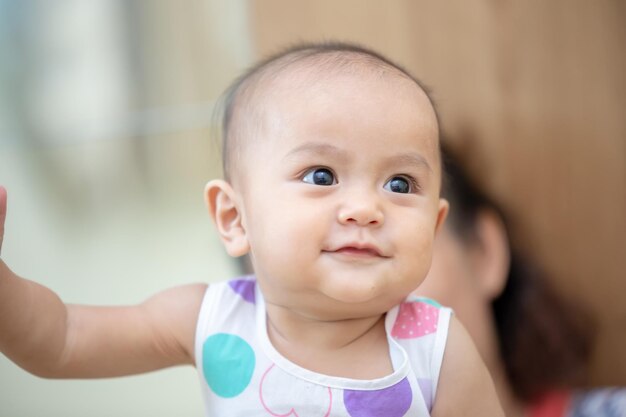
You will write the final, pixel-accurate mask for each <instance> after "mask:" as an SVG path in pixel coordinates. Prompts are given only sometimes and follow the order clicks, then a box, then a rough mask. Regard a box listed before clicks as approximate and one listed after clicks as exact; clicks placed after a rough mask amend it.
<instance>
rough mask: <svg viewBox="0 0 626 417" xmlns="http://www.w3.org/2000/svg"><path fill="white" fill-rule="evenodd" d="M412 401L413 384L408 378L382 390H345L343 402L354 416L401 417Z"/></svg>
mask: <svg viewBox="0 0 626 417" xmlns="http://www.w3.org/2000/svg"><path fill="white" fill-rule="evenodd" d="M412 401H413V393H412V392H411V384H409V381H408V380H407V379H406V378H404V379H403V380H402V381H400V382H398V383H397V384H396V385H393V386H391V387H388V388H384V389H381V390H375V391H353V390H345V391H344V392H343V402H344V404H345V406H346V410H348V413H350V416H352V417H401V416H403V415H404V414H405V413H406V412H407V411H408V410H409V408H410V407H411V402H412Z"/></svg>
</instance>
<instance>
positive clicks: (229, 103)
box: [216, 42, 439, 180]
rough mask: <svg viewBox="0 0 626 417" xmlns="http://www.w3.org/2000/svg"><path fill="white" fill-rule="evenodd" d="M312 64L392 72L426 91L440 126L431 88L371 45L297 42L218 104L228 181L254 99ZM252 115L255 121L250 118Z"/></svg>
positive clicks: (323, 73)
mask: <svg viewBox="0 0 626 417" xmlns="http://www.w3.org/2000/svg"><path fill="white" fill-rule="evenodd" d="M311 66H314V67H315V68H316V71H314V72H312V71H309V74H310V75H311V76H314V77H318V78H322V77H327V76H329V75H330V74H333V72H336V71H338V70H340V71H352V72H354V73H356V74H358V73H359V71H360V72H362V71H364V70H370V71H371V70H376V71H378V72H379V73H380V74H381V75H383V74H386V73H392V74H395V75H399V76H401V77H405V78H407V79H409V80H411V81H413V82H414V83H415V84H416V85H417V86H418V87H419V88H420V89H421V90H422V91H424V93H425V94H426V96H427V97H428V99H429V100H430V103H431V105H432V107H433V110H434V113H435V117H436V118H437V126H439V115H438V113H437V110H436V108H435V104H434V102H433V99H432V96H431V94H430V93H429V91H428V89H427V88H426V87H425V86H424V84H423V83H422V82H421V81H419V80H418V79H417V78H416V77H414V76H413V75H412V74H411V73H410V72H409V71H407V70H406V69H405V68H404V67H402V66H400V65H398V64H396V63H395V62H393V61H392V60H390V59H388V58H386V57H385V56H383V55H381V54H379V53H378V52H375V51H373V50H371V49H369V48H366V47H364V46H361V45H357V44H353V43H345V42H319V43H301V44H297V45H294V46H291V47H288V48H286V49H284V50H282V51H280V52H278V53H276V54H274V55H271V56H269V57H268V58H266V59H264V60H262V61H260V62H259V63H258V64H256V65H255V66H253V67H251V68H250V69H248V70H247V71H246V72H244V73H243V74H242V75H241V76H240V77H239V78H237V79H236V80H235V81H234V82H233V83H232V84H231V85H230V87H229V88H228V89H227V90H226V91H225V93H224V95H223V96H222V97H221V100H220V103H219V105H218V106H217V107H216V110H217V111H218V113H216V115H217V116H216V118H218V119H221V123H220V126H221V134H220V137H221V145H222V164H223V170H224V177H225V178H226V179H227V180H228V179H229V178H230V175H231V168H232V167H231V163H232V158H233V155H234V154H235V153H236V146H237V142H239V141H238V140H237V136H238V132H237V130H238V129H241V128H242V126H241V125H242V124H243V123H244V120H243V119H245V120H247V123H254V117H253V115H254V114H255V109H254V104H250V103H251V102H252V101H254V100H252V98H253V97H254V96H255V94H256V93H257V92H258V91H259V90H260V89H261V88H262V87H263V85H265V84H266V83H267V82H270V81H272V80H275V79H276V78H277V77H279V76H281V75H283V74H284V73H285V70H287V69H289V70H310V69H311ZM257 104H258V103H257ZM245 106H248V109H247V110H248V113H249V114H247V115H246V117H244V118H242V120H239V118H238V117H237V113H238V112H239V110H238V109H240V108H241V107H245ZM244 113H245V112H244ZM250 118H251V119H252V122H250V121H249V120H248V119H250ZM257 121H258V120H257Z"/></svg>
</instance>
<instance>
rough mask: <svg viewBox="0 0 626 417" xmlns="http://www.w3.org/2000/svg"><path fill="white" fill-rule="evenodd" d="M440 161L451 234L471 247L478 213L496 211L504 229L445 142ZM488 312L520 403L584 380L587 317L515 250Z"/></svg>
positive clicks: (490, 203)
mask: <svg viewBox="0 0 626 417" xmlns="http://www.w3.org/2000/svg"><path fill="white" fill-rule="evenodd" d="M442 157H443V161H444V169H445V174H444V175H445V176H444V181H443V188H442V194H443V196H444V197H445V198H447V199H448V200H449V201H450V207H451V211H450V215H449V218H448V221H449V225H450V226H451V227H450V228H451V230H452V231H453V233H455V234H456V235H457V236H458V237H459V238H461V239H462V241H463V242H465V243H466V244H473V243H476V242H477V231H476V225H477V220H478V215H479V214H480V213H481V211H483V210H491V211H495V212H496V213H497V214H499V215H500V216H501V218H502V219H503V222H504V224H505V225H509V223H508V219H507V218H506V216H505V215H504V213H503V212H502V210H501V209H500V207H499V206H498V205H497V204H496V203H495V202H494V201H493V200H492V199H490V198H489V197H488V196H487V195H486V194H485V193H483V192H481V190H480V189H479V188H478V187H476V186H475V185H474V183H473V182H472V181H471V179H470V176H469V175H468V174H467V173H466V172H465V171H464V170H463V167H462V165H461V162H460V160H459V159H457V158H456V156H455V155H454V153H453V152H452V151H451V150H450V149H449V148H448V147H447V146H445V144H444V145H442ZM509 232H510V231H509ZM509 236H510V234H509ZM511 246H512V245H511ZM492 309H493V315H494V319H495V325H496V330H497V335H498V341H499V348H500V354H501V357H502V361H503V363H504V367H505V370H506V373H507V376H508V379H509V382H510V384H511V387H512V389H513V392H514V393H515V395H516V396H517V397H518V398H519V399H521V400H523V401H532V400H534V399H537V397H539V396H540V395H542V394H544V393H546V392H547V391H550V390H554V389H559V388H565V387H572V386H576V385H580V384H581V383H584V382H586V381H585V379H586V377H587V364H588V360H589V356H590V354H591V347H592V339H593V334H592V333H591V329H592V327H593V326H591V325H590V323H589V320H590V318H589V315H588V314H587V313H586V312H585V311H582V309H581V308H580V307H578V306H575V305H574V304H573V303H572V302H570V301H569V300H566V299H564V298H562V297H559V296H557V294H556V292H555V291H554V289H553V288H552V287H551V286H550V284H549V281H548V279H547V277H546V276H545V275H544V274H543V273H542V271H540V269H539V268H537V266H536V265H533V263H532V262H530V260H529V259H528V258H525V259H522V257H521V256H520V254H519V253H516V251H515V248H514V247H511V263H510V267H509V274H508V277H507V283H506V285H505V288H504V290H503V292H502V293H501V294H500V295H499V296H498V297H497V298H496V299H495V300H494V301H493V303H492Z"/></svg>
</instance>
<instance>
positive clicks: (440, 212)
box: [435, 198, 450, 233]
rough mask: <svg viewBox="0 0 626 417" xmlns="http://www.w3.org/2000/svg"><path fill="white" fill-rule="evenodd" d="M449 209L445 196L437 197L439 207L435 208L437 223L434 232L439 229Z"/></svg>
mask: <svg viewBox="0 0 626 417" xmlns="http://www.w3.org/2000/svg"><path fill="white" fill-rule="evenodd" d="M449 210H450V203H448V200H446V199H445V198H440V199H439V207H438V208H437V224H436V225H435V233H437V232H439V230H441V226H443V223H444V222H445V221H446V217H448V211H449Z"/></svg>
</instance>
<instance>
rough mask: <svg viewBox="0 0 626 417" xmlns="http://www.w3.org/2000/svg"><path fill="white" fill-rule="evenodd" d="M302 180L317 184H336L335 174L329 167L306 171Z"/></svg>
mask: <svg viewBox="0 0 626 417" xmlns="http://www.w3.org/2000/svg"><path fill="white" fill-rule="evenodd" d="M302 181H304V182H306V183H309V184H315V185H333V184H336V183H337V181H336V180H335V175H334V174H333V173H332V171H331V170H329V169H327V168H313V169H310V170H309V171H307V172H306V174H305V175H304V177H303V178H302Z"/></svg>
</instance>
